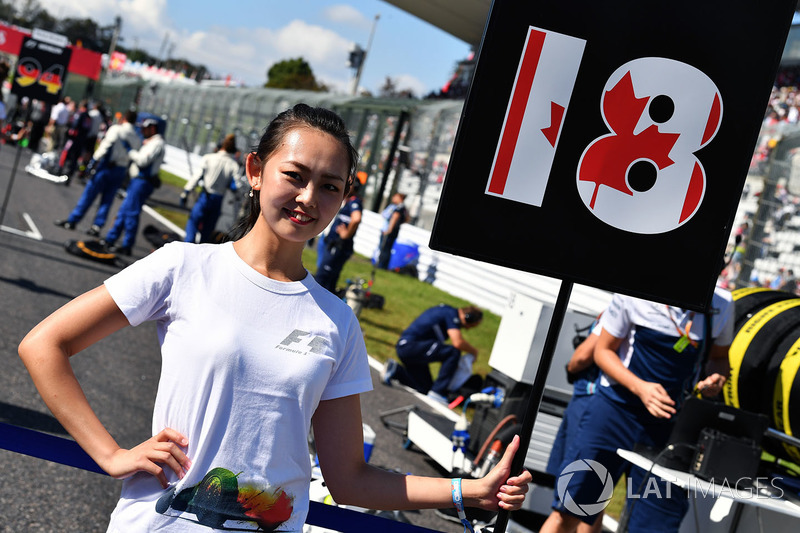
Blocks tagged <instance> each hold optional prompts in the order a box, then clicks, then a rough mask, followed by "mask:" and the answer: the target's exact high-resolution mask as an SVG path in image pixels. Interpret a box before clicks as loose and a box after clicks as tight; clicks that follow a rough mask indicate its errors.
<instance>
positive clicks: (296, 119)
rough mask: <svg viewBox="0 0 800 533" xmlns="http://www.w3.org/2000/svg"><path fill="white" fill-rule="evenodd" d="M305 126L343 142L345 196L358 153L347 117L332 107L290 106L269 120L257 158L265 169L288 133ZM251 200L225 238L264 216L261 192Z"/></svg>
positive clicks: (243, 232) (245, 230)
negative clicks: (345, 174) (346, 159)
mask: <svg viewBox="0 0 800 533" xmlns="http://www.w3.org/2000/svg"><path fill="white" fill-rule="evenodd" d="M302 127H305V128H313V129H317V130H320V131H322V132H325V133H327V134H329V135H331V136H332V137H333V138H335V139H336V140H337V141H339V142H340V143H341V145H342V147H343V148H344V149H345V151H346V152H347V158H348V161H349V169H348V170H349V172H348V176H347V183H346V185H345V190H344V196H343V197H347V194H348V191H349V189H350V186H351V185H352V183H353V176H354V175H355V172H356V165H357V164H358V152H357V151H356V149H355V148H354V147H353V145H352V143H351V142H350V133H349V132H348V131H347V126H346V125H345V123H344V120H342V118H341V117H340V116H339V115H337V114H336V113H334V112H333V111H331V110H329V109H325V108H322V107H311V106H309V105H307V104H296V105H295V106H294V107H292V108H291V109H287V110H286V111H284V112H282V113H280V114H279V115H278V116H277V117H275V118H274V119H273V120H272V122H270V123H269V125H268V126H267V128H266V129H265V130H264V135H262V136H261V140H260V141H259V143H258V146H256V147H255V148H254V149H253V150H252V153H254V154H255V155H256V156H257V157H258V160H259V161H260V162H261V165H262V168H263V165H264V164H265V163H266V161H267V160H268V159H269V158H270V157H271V156H272V154H274V153H275V152H276V151H277V150H278V148H280V146H281V144H282V143H283V140H284V139H285V138H286V136H287V135H288V134H289V132H290V131H292V130H294V129H296V128H302ZM249 200H250V201H249V203H248V206H247V211H246V213H245V215H244V216H243V217H242V218H241V219H239V221H238V222H237V223H236V225H235V226H234V227H233V228H232V229H231V231H230V232H229V233H228V236H227V238H226V240H230V241H235V240H238V239H241V238H242V237H244V236H245V235H246V234H247V233H248V232H249V231H250V230H251V229H253V226H255V225H256V222H257V221H258V217H259V216H261V204H260V202H259V195H258V194H253V197H252V198H249Z"/></svg>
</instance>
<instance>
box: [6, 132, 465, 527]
mask: <svg viewBox="0 0 800 533" xmlns="http://www.w3.org/2000/svg"><path fill="white" fill-rule="evenodd" d="M30 156H31V152H30V151H28V150H27V149H22V150H19V151H18V149H17V147H14V146H9V145H0V205H2V202H4V201H5V200H6V199H7V200H8V205H7V210H6V213H5V217H4V219H3V220H2V226H3V228H2V231H0V422H6V423H10V424H14V425H18V426H23V427H27V428H32V429H36V430H40V431H44V432H48V433H51V434H54V435H59V436H63V437H67V436H68V435H67V434H66V433H65V431H64V430H63V428H62V427H61V426H60V424H59V423H58V422H57V421H56V420H55V419H54V418H53V417H52V416H51V415H50V412H49V411H48V409H47V407H46V406H45V405H44V403H43V402H42V400H41V398H40V397H39V395H38V393H37V392H36V389H35V388H34V386H33V384H32V382H31V380H30V377H29V376H28V373H27V371H26V370H25V368H24V366H23V365H22V363H21V361H20V359H19V357H18V355H17V346H18V344H19V341H20V340H21V339H22V338H23V337H24V335H25V334H26V333H27V332H28V331H29V330H30V329H31V328H32V327H33V326H34V325H36V323H38V322H39V321H40V320H42V319H43V318H44V317H46V316H47V315H48V314H49V313H51V312H52V311H54V310H55V309H57V308H58V307H60V306H62V305H63V304H65V303H66V302H68V301H69V300H70V299H72V298H74V297H76V296H78V295H80V294H81V293H83V292H85V291H87V290H89V289H92V288H94V287H96V286H98V285H100V284H102V282H103V281H104V280H105V279H106V278H107V277H109V276H110V275H112V274H114V273H115V272H117V271H118V270H119V269H120V268H122V267H124V266H125V264H126V262H130V261H134V260H136V259H138V258H141V257H144V256H145V255H147V254H148V253H149V252H150V251H151V250H152V248H151V246H150V245H149V243H148V242H147V241H146V240H145V239H144V238H143V237H142V236H141V234H140V235H139V237H138V238H137V242H136V246H135V247H134V249H133V255H132V257H131V258H130V259H126V261H124V262H120V264H119V265H117V266H111V265H105V264H102V263H98V262H94V261H90V260H86V259H82V258H79V257H75V256H73V255H70V254H68V253H67V252H66V251H65V249H64V243H65V242H66V241H68V240H70V239H81V238H86V235H85V234H84V233H83V232H84V231H85V230H86V229H87V228H88V227H89V225H90V224H91V216H93V212H94V211H93V210H91V211H90V212H89V213H88V214H87V217H86V219H85V220H84V221H82V222H81V223H80V224H79V225H78V228H77V229H76V230H75V231H68V230H65V229H62V228H60V227H57V226H54V225H53V220H55V219H58V218H66V215H67V214H68V213H69V212H70V210H71V209H72V208H73V206H74V205H75V203H76V202H77V200H78V198H79V196H80V194H81V191H82V189H83V186H82V185H81V184H80V183H79V182H77V181H75V182H73V183H72V185H70V186H64V185H61V184H56V183H52V182H49V181H46V180H43V179H40V178H37V177H33V176H31V175H29V174H27V173H26V172H25V170H24V167H25V165H26V164H27V162H28V160H29V159H30ZM17 157H19V162H18V166H17V168H16V172H14V162H15V159H16V158H17ZM12 173H13V176H14V179H13V187H12V188H11V189H10V191H9V183H10V181H12V180H11V177H12ZM178 192H179V191H176V190H174V189H170V188H168V187H166V186H165V187H162V188H160V189H158V190H157V191H156V193H155V194H154V195H153V198H152V202H151V203H158V202H163V203H167V204H177V201H178ZM119 204H120V200H116V201H115V204H114V207H113V208H112V213H111V216H110V217H109V222H108V223H107V224H106V229H108V227H110V224H111V221H113V215H114V214H115V213H116V209H117V208H118V207H119ZM28 221H32V222H33V224H34V225H35V227H36V228H37V229H38V232H40V233H41V239H40V240H38V239H35V238H32V237H30V236H25V235H20V234H19V233H20V232H29V233H35V232H34V231H32V229H31V227H30V224H29V222H28ZM147 224H155V225H158V221H156V220H155V219H153V218H152V217H150V216H149V215H147V214H143V215H142V222H141V224H140V232H141V230H142V228H144V227H145V226H146V225H147ZM9 229H10V231H9ZM390 304H391V302H388V303H387V305H390ZM72 364H73V367H74V371H75V374H76V375H77V377H78V379H79V381H80V382H81V384H82V386H83V388H84V390H85V392H86V395H87V397H88V398H89V401H90V403H91V404H92V406H93V407H94V409H95V411H96V412H97V414H98V416H99V417H100V419H101V420H102V421H103V423H104V424H105V425H106V427H107V428H108V429H109V431H110V432H111V434H112V435H113V436H114V437H115V438H116V439H117V442H119V444H120V445H121V446H123V447H132V446H135V445H137V444H138V443H140V442H141V441H143V440H145V439H147V438H148V437H149V436H150V420H151V411H152V408H153V402H154V398H155V392H156V388H157V383H158V376H159V368H160V356H159V350H158V343H157V339H156V333H155V326H154V324H152V323H146V324H143V325H141V326H139V327H136V328H130V327H129V328H125V329H123V330H122V331H120V332H118V333H116V334H114V335H112V336H111V337H109V338H106V339H104V340H102V341H101V342H99V343H97V344H96V345H94V346H92V347H90V348H88V349H86V350H85V351H83V352H81V353H80V354H77V355H76V356H75V357H73V360H72ZM372 372H373V379H374V382H375V390H374V391H373V392H371V393H368V394H365V395H363V396H362V400H361V404H362V409H363V418H364V422H365V423H367V424H369V425H370V426H371V427H372V428H373V429H374V430H375V432H376V433H377V437H376V442H375V447H374V450H373V454H372V457H371V460H370V462H371V463H372V464H374V465H376V466H380V467H384V468H388V469H395V470H398V471H400V472H403V473H406V472H410V473H413V474H420V475H437V476H439V475H446V474H445V473H444V472H443V471H441V470H440V469H438V467H437V466H436V465H435V463H433V461H431V460H430V459H429V458H428V457H427V456H426V455H425V454H424V453H422V452H420V451H419V450H417V449H415V448H414V447H411V449H406V448H405V447H404V443H405V437H404V436H403V434H402V430H401V429H398V428H396V427H393V426H392V427H385V426H384V424H383V423H382V421H381V413H385V412H387V411H389V410H392V409H396V408H398V407H403V406H408V405H418V406H421V408H422V409H426V410H430V407H429V406H427V404H426V402H425V401H424V400H423V399H421V398H420V397H418V396H417V395H415V394H412V393H411V392H409V391H408V390H405V389H403V388H400V387H386V386H383V385H381V384H380V383H379V382H378V372H377V371H376V369H375V368H373V371H372ZM389 420H391V421H394V422H397V423H400V424H402V423H404V422H405V415H404V414H403V413H400V414H398V415H393V416H391V417H389ZM120 484H121V483H120V482H119V481H117V480H114V479H111V478H109V477H107V476H103V475H99V474H95V473H91V472H86V471H81V470H78V469H75V468H71V467H68V466H63V465H59V464H56V463H51V462H47V461H44V460H40V459H36V458H32V457H28V456H25V455H20V454H17V453H13V452H10V451H6V450H0V531H2V532H4V533H21V532H25V533H27V532H51V531H52V532H55V531H58V532H81V533H92V532H102V531H105V530H106V526H107V523H108V516H109V515H110V513H111V511H112V509H113V508H114V505H115V504H116V501H117V499H118V497H119V490H120ZM405 517H406V518H407V519H408V520H409V521H410V522H411V523H413V524H414V525H418V526H422V527H427V528H430V529H434V530H438V531H444V532H451V531H452V532H453V533H460V532H462V531H463V527H462V526H461V525H460V524H455V523H452V522H449V521H445V520H443V519H442V518H440V517H438V516H437V515H436V514H435V513H434V511H431V510H426V511H420V512H407V513H405Z"/></svg>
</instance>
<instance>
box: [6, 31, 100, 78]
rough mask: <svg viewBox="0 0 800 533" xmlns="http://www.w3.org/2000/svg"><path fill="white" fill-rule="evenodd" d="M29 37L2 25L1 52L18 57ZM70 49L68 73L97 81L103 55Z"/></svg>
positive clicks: (85, 50)
mask: <svg viewBox="0 0 800 533" xmlns="http://www.w3.org/2000/svg"><path fill="white" fill-rule="evenodd" d="M29 36H30V34H29V33H27V32H24V31H20V30H18V29H16V28H12V27H11V26H6V25H5V24H0V52H5V53H7V54H12V55H15V56H18V55H19V51H20V49H21V48H22V39H23V38H25V37H29ZM69 48H70V50H72V56H71V59H70V61H69V66H68V67H67V71H68V72H71V73H72V74H78V75H80V76H86V77H87V78H91V79H93V80H95V81H97V79H98V78H99V77H100V71H101V69H102V61H101V60H102V55H101V54H99V53H97V52H93V51H91V50H87V49H85V48H78V47H75V46H72V45H70V46H69Z"/></svg>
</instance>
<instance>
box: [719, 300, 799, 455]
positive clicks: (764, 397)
mask: <svg viewBox="0 0 800 533" xmlns="http://www.w3.org/2000/svg"><path fill="white" fill-rule="evenodd" d="M732 294H733V300H734V303H735V306H734V317H735V322H734V339H733V342H732V343H731V347H730V352H729V359H730V366H731V374H730V379H729V380H728V382H727V383H726V384H725V390H724V396H725V403H726V404H728V405H731V406H734V407H737V408H740V409H744V410H746V411H751V412H754V413H762V414H764V415H767V416H768V417H769V419H770V421H771V425H772V427H773V428H775V429H777V430H778V431H782V432H784V433H786V434H787V435H793V436H800V373H798V369H800V298H798V297H797V296H796V295H794V294H792V293H789V292H783V291H776V290H771V289H764V288H757V287H753V288H743V289H737V290H735V291H733V293H732ZM768 440H770V441H772V439H768ZM764 444H765V448H767V446H768V443H767V442H766V441H765V443H764ZM769 444H771V442H770V443H769ZM768 451H770V452H771V453H773V454H775V455H778V456H781V457H784V458H785V459H788V460H790V461H792V462H794V463H796V464H800V449H798V448H796V447H794V446H790V445H788V444H782V445H781V446H780V447H779V446H774V447H773V446H769V448H768Z"/></svg>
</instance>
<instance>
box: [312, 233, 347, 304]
mask: <svg viewBox="0 0 800 533" xmlns="http://www.w3.org/2000/svg"><path fill="white" fill-rule="evenodd" d="M320 251H321V254H320V258H319V259H318V260H317V273H316V274H314V279H316V280H317V283H319V284H320V285H322V286H323V287H325V288H326V289H328V290H329V291H331V292H336V283H337V282H338V281H339V274H341V273H342V268H344V264H345V263H346V262H347V260H348V259H350V256H351V255H353V242H352V241H349V242H346V241H341V240H340V241H338V243H337V245H336V246H326V245H325V243H323V244H322V247H321V248H320Z"/></svg>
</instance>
